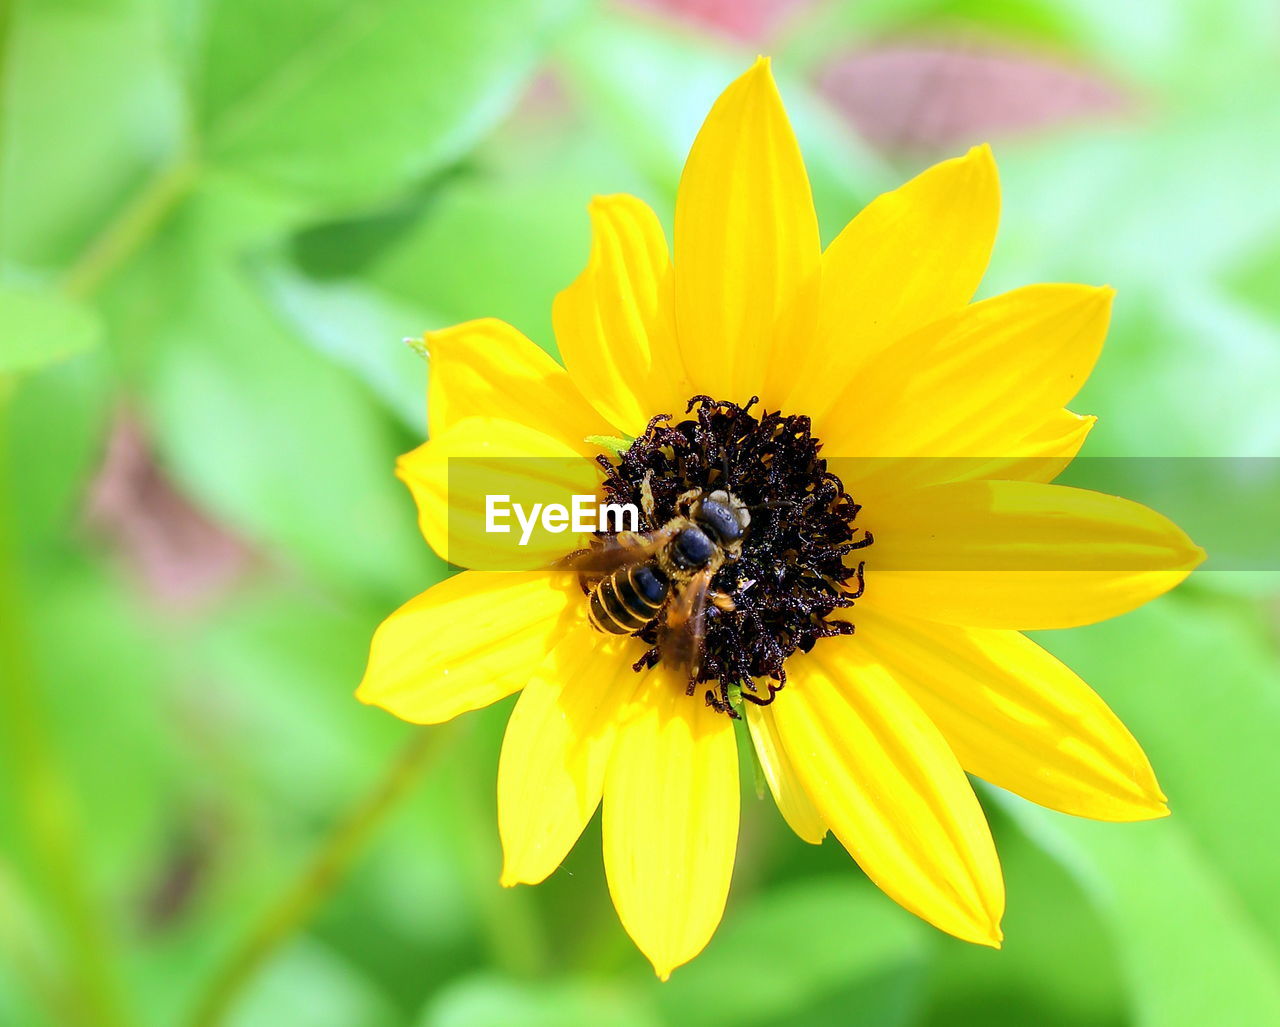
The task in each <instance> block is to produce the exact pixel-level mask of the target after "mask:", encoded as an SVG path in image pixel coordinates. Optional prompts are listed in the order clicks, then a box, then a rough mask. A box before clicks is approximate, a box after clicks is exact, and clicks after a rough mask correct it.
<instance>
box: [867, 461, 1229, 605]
mask: <svg viewBox="0 0 1280 1027" xmlns="http://www.w3.org/2000/svg"><path fill="white" fill-rule="evenodd" d="M863 513H864V514H865V515H866V517H865V520H866V526H867V527H868V528H870V529H871V531H872V533H873V534H874V535H875V544H874V545H873V546H871V547H870V548H869V549H867V550H864V552H865V553H866V559H867V572H866V583H867V588H866V594H865V595H864V596H863V599H862V603H863V605H870V606H875V607H876V608H877V609H880V610H884V611H886V612H890V613H898V614H902V615H904V616H914V617H922V618H924V619H927V620H937V621H943V622H945V623H948V624H960V625H964V626H968V627H988V628H1019V629H1027V630H1029V629H1035V628H1062V627H1074V626H1076V625H1080V624H1089V623H1092V622H1094V621H1098V620H1104V619H1106V618H1108V617H1114V616H1116V615H1117V614H1121V613H1124V612H1126V611H1128V610H1131V609H1133V608H1134V607H1136V606H1140V605H1142V604H1143V603H1145V602H1147V601H1148V600H1150V599H1153V598H1155V597H1156V596H1157V595H1160V594H1161V593H1163V592H1166V591H1168V590H1169V589H1171V588H1173V587H1174V586H1175V585H1177V584H1178V583H1179V582H1180V581H1182V580H1183V579H1184V578H1185V577H1186V576H1187V574H1189V573H1190V571H1191V569H1192V568H1193V567H1195V566H1196V565H1197V564H1198V563H1200V561H1201V560H1203V559H1204V551H1203V550H1202V549H1200V548H1199V547H1198V546H1196V545H1195V544H1194V543H1193V542H1192V541H1191V540H1190V539H1189V538H1187V536H1186V534H1185V533H1184V532H1183V531H1182V530H1181V529H1180V528H1179V527H1178V526H1177V525H1176V524H1174V523H1173V522H1172V521H1170V520H1169V519H1168V518H1166V517H1163V516H1162V515H1160V514H1158V513H1156V512H1155V511H1154V510H1150V509H1148V508H1147V507H1145V506H1141V505H1140V504H1138V503H1133V502H1130V501H1129V500H1127V499H1120V498H1117V497H1115V496H1108V495H1104V494H1103V493H1100V492H1089V491H1087V490H1085V489H1075V488H1067V487H1066V486H1062V485H1046V484H1041V483H1038V482H1011V481H974V482H959V483H956V484H950V485H937V486H934V487H932V488H928V489H921V490H919V491H916V492H910V493H906V494H904V495H902V496H898V497H895V498H894V499H892V500H887V499H884V500H880V501H878V502H877V505H876V506H875V507H874V508H868V509H867V510H865V511H863ZM859 520H860V521H862V520H863V517H862V515H860V516H859Z"/></svg>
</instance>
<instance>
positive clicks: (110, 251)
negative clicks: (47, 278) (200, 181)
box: [61, 156, 200, 299]
mask: <svg viewBox="0 0 1280 1027" xmlns="http://www.w3.org/2000/svg"><path fill="white" fill-rule="evenodd" d="M199 174H200V166H199V165H198V164H197V163H196V162H195V160H194V159H193V158H192V157H190V156H180V157H178V158H176V159H175V160H174V161H173V162H172V163H170V164H168V165H166V166H164V167H162V168H160V169H159V170H158V171H157V172H156V173H155V174H154V175H153V176H152V177H151V178H150V179H148V180H147V182H146V183H145V184H144V185H143V186H142V188H141V189H140V190H139V191H138V193H137V194H136V195H135V196H134V197H133V199H132V200H130V201H129V202H128V203H127V204H125V205H124V206H123V207H122V208H121V209H120V212H119V213H118V214H117V215H116V216H115V217H114V218H113V219H112V220H111V221H109V222H108V223H107V225H106V227H105V228H103V230H102V231H101V232H100V233H98V235H97V236H96V237H95V238H94V239H92V240H90V242H89V244H88V245H87V246H86V247H85V248H84V251H83V252H82V253H81V254H80V256H79V257H78V258H76V261H75V263H73V264H72V265H71V267H70V268H68V269H67V272H66V274H65V275H64V276H63V278H62V283H61V284H62V289H63V291H64V292H65V293H66V294H67V295H68V296H71V297H73V298H75V299H84V298H86V297H87V296H89V295H90V294H92V293H93V292H94V291H95V290H97V288H98V287H99V286H101V285H102V284H103V283H104V282H106V281H107V279H108V278H110V277H111V275H112V274H114V273H115V272H116V271H117V270H118V269H119V268H120V266H121V265H122V264H124V262H125V261H126V260H128V259H129V257H131V256H132V255H133V254H134V252H135V251H136V250H137V249H138V248H139V247H140V246H141V245H142V244H143V243H144V242H146V241H147V240H148V239H149V238H150V237H151V234H152V233H153V232H154V231H155V230H156V228H158V227H159V225H160V223H161V222H162V221H163V220H164V218H165V216H166V215H167V214H168V213H169V212H170V211H171V210H172V209H173V208H174V206H175V205H176V204H177V203H178V201H179V200H181V199H182V198H183V197H184V196H185V195H186V194H187V192H188V191H189V190H190V189H191V187H192V186H193V185H194V184H195V181H196V179H197V178H198V177H199Z"/></svg>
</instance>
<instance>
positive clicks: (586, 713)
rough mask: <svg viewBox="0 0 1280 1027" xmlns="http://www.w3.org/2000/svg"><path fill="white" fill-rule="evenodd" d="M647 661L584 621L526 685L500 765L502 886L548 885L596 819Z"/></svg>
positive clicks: (627, 642) (631, 644)
mask: <svg viewBox="0 0 1280 1027" xmlns="http://www.w3.org/2000/svg"><path fill="white" fill-rule="evenodd" d="M643 651H644V647H643V646H640V645H638V644H637V643H636V642H635V640H634V639H630V638H625V639H624V638H615V637H605V636H603V635H601V634H600V633H599V632H596V631H593V630H592V629H591V628H590V627H589V626H588V625H587V622H586V620H585V619H583V620H580V621H578V622H577V623H575V624H573V625H572V626H571V627H570V628H569V629H568V630H567V631H566V633H565V635H564V637H563V638H562V639H561V640H560V641H559V642H558V643H557V644H556V647H555V648H554V649H553V650H552V651H551V652H550V653H549V654H548V655H547V657H546V659H545V660H544V661H543V663H542V665H541V666H540V667H538V669H537V671H536V672H535V673H534V675H533V677H532V678H531V679H530V680H529V683H528V684H526V685H525V688H524V691H523V692H522V693H521V694H520V699H519V701H518V702H517V703H516V708H515V711H514V712H513V713H512V714H511V720H510V721H508V723H507V734H506V737H505V738H504V739H503V742H502V758H501V759H500V760H499V762H498V832H499V834H500V835H501V836H502V851H503V870H502V883H503V884H504V885H514V884H521V883H523V884H537V883H538V882H539V881H541V880H543V879H544V878H545V877H546V876H547V875H548V874H550V873H551V872H552V871H553V870H555V869H556V867H558V866H559V865H560V862H561V861H562V860H563V859H564V857H565V855H566V854H567V853H568V852H569V850H570V849H571V848H573V844H574V842H576V841H577V840H578V836H579V835H580V834H581V833H582V829H583V828H584V827H585V826H586V824H587V821H588V820H590V819H591V814H592V813H594V812H595V809H596V806H597V805H598V804H599V802H600V794H601V791H602V788H603V785H604V774H605V768H606V767H607V766H608V763H609V754H610V753H611V752H612V751H613V740H614V737H615V735H616V734H617V727H618V721H619V718H620V715H621V712H622V710H623V709H624V708H625V707H626V705H627V704H628V703H629V702H630V700H631V697H632V696H633V695H634V694H635V691H636V687H637V686H638V685H639V683H640V675H639V674H637V673H636V672H635V671H633V670H632V669H631V664H632V663H634V662H635V660H636V659H637V657H638V656H639V655H640V653H642V652H643Z"/></svg>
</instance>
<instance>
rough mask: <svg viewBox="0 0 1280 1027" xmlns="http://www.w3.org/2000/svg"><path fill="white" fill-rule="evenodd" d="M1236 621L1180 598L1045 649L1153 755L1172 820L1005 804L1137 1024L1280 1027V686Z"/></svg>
mask: <svg viewBox="0 0 1280 1027" xmlns="http://www.w3.org/2000/svg"><path fill="white" fill-rule="evenodd" d="M1237 609H1238V608H1233V607H1232V606H1229V605H1224V604H1220V603H1215V602H1209V601H1205V600H1200V599H1194V598H1192V597H1186V598H1183V597H1174V598H1173V599H1171V600H1167V601H1162V602H1160V603H1156V604H1153V605H1151V606H1148V607H1145V608H1144V609H1142V610H1139V611H1137V612H1135V613H1131V614H1128V615H1127V616H1125V617H1123V618H1119V619H1117V620H1114V621H1109V622H1107V623H1105V624H1100V625H1095V626H1093V627H1090V628H1087V629H1080V630H1076V631H1072V632H1066V633H1061V634H1058V633H1051V634H1050V635H1048V636H1047V638H1045V639H1043V641H1044V642H1045V644H1047V645H1049V646H1051V648H1053V650H1054V651H1055V652H1056V653H1057V654H1058V655H1060V656H1062V657H1063V658H1064V659H1066V660H1067V662H1068V663H1070V664H1071V665H1072V666H1073V667H1074V668H1075V669H1076V670H1077V671H1079V672H1080V673H1081V674H1082V675H1083V676H1084V677H1085V678H1086V680H1088V681H1090V682H1091V683H1092V684H1093V685H1094V687H1095V688H1096V689H1097V690H1098V692H1099V694H1101V695H1102V696H1103V698H1104V699H1106V700H1107V701H1108V702H1109V703H1110V704H1111V705H1112V706H1113V708H1114V709H1115V710H1116V712H1117V713H1118V714H1119V715H1120V716H1121V718H1122V719H1123V720H1124V721H1125V722H1126V723H1127V724H1128V725H1129V727H1130V728H1131V729H1132V730H1133V732H1134V734H1135V735H1136V736H1137V738H1138V739H1139V741H1140V742H1142V744H1143V746H1144V747H1145V749H1146V750H1147V753H1148V755H1149V756H1150V758H1151V761H1152V764H1153V765H1154V767H1155V769H1156V773H1157V774H1158V775H1159V777H1160V780H1161V784H1162V786H1163V788H1164V790H1165V791H1166V792H1167V793H1168V795H1169V805H1170V808H1171V809H1172V810H1173V815H1172V816H1171V817H1170V818H1168V819H1165V820H1160V821H1155V822H1152V823H1146V824H1096V823H1092V822H1087V821H1082V820H1075V819H1072V818H1069V817H1065V816H1062V815H1060V814H1056V813H1051V812H1048V811H1045V810H1041V809H1039V808H1038V807H1033V806H1030V805H1029V804H1026V803H1024V802H1021V801H1019V800H1014V799H1011V798H1010V799H1007V801H1006V807H1007V809H1008V810H1009V812H1010V813H1011V814H1012V815H1013V816H1014V818H1015V819H1016V820H1017V821H1018V822H1019V823H1020V824H1021V825H1022V826H1023V827H1024V828H1025V829H1026V831H1027V832H1028V833H1029V834H1030V835H1031V836H1032V837H1033V838H1034V839H1035V840H1036V841H1038V842H1039V843H1040V844H1041V845H1042V846H1043V847H1044V848H1045V849H1046V850H1047V851H1049V852H1050V853H1051V854H1052V855H1054V856H1055V857H1056V858H1058V859H1059V860H1060V861H1061V862H1062V864H1063V866H1064V867H1066V868H1067V870H1068V871H1070V872H1071V873H1072V875H1073V876H1074V877H1075V878H1076V879H1077V881H1078V882H1079V883H1080V885H1081V886H1082V887H1083V888H1084V889H1085V891H1086V893H1087V894H1089V895H1090V897H1091V898H1092V900H1093V901H1094V903H1095V905H1096V906H1097V908H1098V909H1099V910H1100V911H1102V913H1103V914H1104V917H1105V919H1106V922H1107V925H1108V927H1109V930H1110V931H1111V934H1112V936H1113V938H1114V939H1115V942H1116V946H1117V952H1118V955H1119V958H1120V961H1121V966H1122V968H1123V970H1124V972H1125V976H1126V979H1127V981H1128V986H1129V990H1130V994H1131V996H1132V1001H1133V1002H1134V1005H1135V1008H1136V1010H1137V1011H1138V1014H1139V1016H1138V1019H1139V1022H1142V1023H1150V1024H1160V1025H1161V1027H1166V1025H1168V1027H1178V1025H1181V1024H1187V1025H1191V1024H1203V1023H1206V1022H1215V1023H1274V1022H1280V949H1278V948H1277V945H1276V941H1275V939H1276V938H1278V937H1280V893H1278V892H1277V890H1276V888H1275V853H1276V852H1277V851H1278V850H1280V827H1278V826H1277V825H1276V822H1275V820H1274V818H1272V817H1270V816H1268V815H1266V811H1268V810H1269V809H1270V808H1271V807H1272V806H1273V805H1274V801H1275V796H1276V795H1277V794H1280V764H1278V763H1277V761H1276V759H1275V739H1276V738H1277V737H1280V706H1278V705H1277V703H1276V701H1275V696H1276V690H1277V687H1278V686H1280V673H1278V672H1277V670H1276V658H1275V653H1274V647H1273V646H1272V645H1270V644H1268V643H1266V642H1265V641H1264V640H1263V638H1262V636H1260V634H1259V633H1258V632H1257V631H1256V630H1254V629H1251V628H1250V627H1249V626H1248V623H1247V622H1246V621H1245V620H1244V619H1243V618H1242V617H1241V616H1240V615H1239V613H1238V612H1237Z"/></svg>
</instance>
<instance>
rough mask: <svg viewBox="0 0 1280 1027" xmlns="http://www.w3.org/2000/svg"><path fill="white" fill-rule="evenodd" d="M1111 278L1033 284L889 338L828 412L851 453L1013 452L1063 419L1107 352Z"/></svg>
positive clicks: (838, 444)
mask: <svg viewBox="0 0 1280 1027" xmlns="http://www.w3.org/2000/svg"><path fill="white" fill-rule="evenodd" d="M1112 295H1113V293H1112V290H1110V289H1099V288H1093V287H1090V286H1085V285H1029V286H1026V287H1025V288H1022V289H1015V290H1013V291H1012V292H1006V293H1003V294H1001V295H999V296H995V297H993V298H991V299H989V300H983V301H982V302H981V303H975V304H973V305H972V306H969V307H966V308H964V310H962V311H960V312H958V313H956V314H953V315H951V316H949V317H945V318H943V319H942V320H940V321H935V322H934V323H932V324H930V325H928V326H926V327H924V328H922V329H920V330H919V331H917V332H915V333H914V334H912V335H910V336H907V337H906V338H905V339H902V340H900V341H899V342H897V343H895V344H894V345H892V346H890V347H888V348H887V349H886V350H884V351H883V352H882V353H881V354H880V356H879V357H878V359H877V360H876V361H875V362H874V364H873V365H871V366H869V367H866V368H864V369H863V372H862V373H861V374H860V375H859V376H858V377H857V378H856V379H854V380H853V381H852V382H851V383H850V385H849V387H848V388H847V389H846V390H845V392H844V393H842V394H841V395H840V396H839V397H838V398H837V401H836V404H835V406H833V407H832V409H831V411H830V412H829V414H828V415H827V416H826V417H824V418H823V419H822V420H821V422H820V425H819V427H820V431H819V435H820V437H821V438H822V440H823V442H824V443H825V446H826V449H827V451H828V452H829V453H830V454H831V455H833V456H841V457H854V456H857V457H898V456H907V457H921V456H933V457H966V458H971V457H1010V456H1020V455H1021V454H1020V452H1019V451H1018V449H1017V448H1016V447H1018V446H1019V445H1020V444H1021V443H1022V441H1023V440H1024V439H1026V438H1027V437H1028V436H1036V435H1037V434H1038V433H1042V432H1044V431H1045V430H1046V429H1045V423H1046V421H1048V420H1050V419H1060V417H1061V412H1062V408H1063V407H1064V406H1065V405H1066V403H1067V402H1068V401H1069V400H1070V399H1071V397H1072V396H1074V395H1075V394H1076V392H1077V391H1078V390H1079V389H1080V386H1081V385H1083V384H1084V381H1085V379H1086V378H1087V377H1088V376H1089V372H1090V370H1091V369H1092V368H1093V365H1094V363H1095V362H1096V361H1097V359H1098V353H1099V352H1100V351H1101V348H1102V341H1103V338H1104V337H1105V336H1106V331H1107V323H1108V321H1109V319H1110V314H1111V298H1112Z"/></svg>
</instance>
